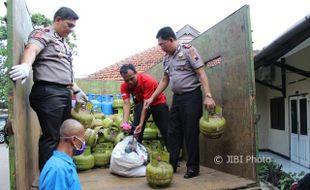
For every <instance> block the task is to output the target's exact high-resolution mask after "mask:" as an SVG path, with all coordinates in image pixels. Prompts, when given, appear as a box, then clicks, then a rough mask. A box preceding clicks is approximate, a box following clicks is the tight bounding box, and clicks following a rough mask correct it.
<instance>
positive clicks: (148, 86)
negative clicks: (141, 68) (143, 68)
mask: <svg viewBox="0 0 310 190" xmlns="http://www.w3.org/2000/svg"><path fill="white" fill-rule="evenodd" d="M157 86H158V84H157V81H156V80H155V79H153V78H152V77H151V76H149V75H147V74H144V73H138V74H137V85H136V86H135V87H133V88H130V87H129V85H128V84H127V83H126V82H123V83H122V84H121V87H120V90H121V93H122V98H123V100H125V99H128V98H129V97H130V94H133V95H134V96H135V97H136V99H137V102H138V103H141V102H143V100H146V99H149V98H150V97H151V96H152V94H153V93H154V92H155V90H156V88H157ZM164 103H166V96H165V95H164V94H163V93H160V94H159V95H158V96H157V98H155V100H154V101H153V103H152V104H151V106H154V105H158V104H164Z"/></svg>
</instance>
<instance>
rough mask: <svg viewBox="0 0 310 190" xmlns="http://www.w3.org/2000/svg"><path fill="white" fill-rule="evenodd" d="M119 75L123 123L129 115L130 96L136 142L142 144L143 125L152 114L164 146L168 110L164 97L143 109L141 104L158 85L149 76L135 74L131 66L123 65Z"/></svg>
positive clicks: (159, 97) (162, 95)
mask: <svg viewBox="0 0 310 190" xmlns="http://www.w3.org/2000/svg"><path fill="white" fill-rule="evenodd" d="M120 74H121V76H122V77H123V79H124V82H123V83H122V84H121V87H120V91H121V93H122V98H123V100H124V106H123V108H124V113H123V122H124V123H125V122H128V120H129V115H130V95H131V96H132V98H133V100H134V104H135V105H134V106H135V107H134V121H133V125H134V126H136V128H135V131H134V134H135V135H138V136H139V137H138V142H142V139H143V131H144V128H145V123H146V121H147V120H148V118H149V116H150V114H152V116H153V119H154V122H155V124H156V126H157V127H158V128H159V130H160V133H161V135H162V137H163V140H164V143H165V144H166V142H167V141H166V137H167V130H168V126H169V108H168V105H167V103H166V97H165V95H164V94H163V93H160V94H159V96H157V98H156V99H155V100H154V101H153V102H152V104H150V106H149V107H148V108H146V109H145V108H143V102H144V100H146V99H149V98H150V97H151V96H152V94H153V93H154V91H155V90H156V88H157V86H158V83H157V81H156V80H155V79H154V78H152V77H151V76H149V75H147V74H144V73H137V71H136V69H135V67H134V65H133V64H124V65H122V67H121V68H120Z"/></svg>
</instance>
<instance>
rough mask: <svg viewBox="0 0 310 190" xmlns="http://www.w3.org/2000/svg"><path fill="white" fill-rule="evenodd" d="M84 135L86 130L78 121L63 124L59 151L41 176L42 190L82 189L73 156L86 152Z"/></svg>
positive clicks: (47, 163) (69, 120) (54, 154)
mask: <svg viewBox="0 0 310 190" xmlns="http://www.w3.org/2000/svg"><path fill="white" fill-rule="evenodd" d="M84 135H85V129H84V127H83V125H82V124H81V123H79V122H78V121H76V120H73V119H67V120H65V121H64V122H63V124H62V125H61V127H60V140H59V144H58V146H57V150H55V151H54V152H53V155H52V156H51V157H50V158H49V160H48V161H47V162H46V164H45V165H44V167H43V170H42V172H41V174H40V186H39V187H40V190H58V189H68V190H79V189H81V185H80V181H79V178H78V174H77V171H76V166H75V164H74V162H73V159H72V156H73V155H80V154H82V153H83V152H84V151H85V149H86V145H85V140H84Z"/></svg>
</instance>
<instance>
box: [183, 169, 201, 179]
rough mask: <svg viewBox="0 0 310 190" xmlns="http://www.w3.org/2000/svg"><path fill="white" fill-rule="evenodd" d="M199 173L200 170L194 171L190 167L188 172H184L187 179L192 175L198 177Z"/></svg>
mask: <svg viewBox="0 0 310 190" xmlns="http://www.w3.org/2000/svg"><path fill="white" fill-rule="evenodd" d="M198 175H199V172H198V171H194V170H192V169H188V170H187V172H186V173H185V174H184V178H185V179H189V178H192V177H196V176H198Z"/></svg>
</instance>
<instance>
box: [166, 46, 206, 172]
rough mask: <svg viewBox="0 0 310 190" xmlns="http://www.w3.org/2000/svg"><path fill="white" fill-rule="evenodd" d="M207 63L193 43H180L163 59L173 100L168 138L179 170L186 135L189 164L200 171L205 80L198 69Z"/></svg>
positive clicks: (174, 165)
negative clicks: (180, 153) (200, 140)
mask: <svg viewBox="0 0 310 190" xmlns="http://www.w3.org/2000/svg"><path fill="white" fill-rule="evenodd" d="M203 66H204V64H203V62H202V60H201V58H200V56H199V54H198V53H197V51H196V49H195V48H194V47H192V46H191V45H189V44H185V45H178V46H177V49H176V51H175V53H174V54H173V55H166V56H165V58H164V61H163V67H164V71H165V74H167V75H168V76H169V80H170V82H169V83H170V86H171V90H172V91H173V93H174V94H173V101H172V106H171V111H170V120H171V123H170V127H169V129H168V134H167V139H169V142H168V148H169V152H170V162H171V164H172V166H173V168H174V170H176V167H177V162H178V156H179V152H180V148H181V146H182V143H183V139H185V145H186V149H187V152H188V160H187V163H186V166H187V168H188V169H191V170H194V171H195V172H199V119H200V117H201V116H202V92H201V89H200V86H201V83H200V81H199V78H198V76H197V74H196V71H195V70H196V69H198V68H200V67H203Z"/></svg>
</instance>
